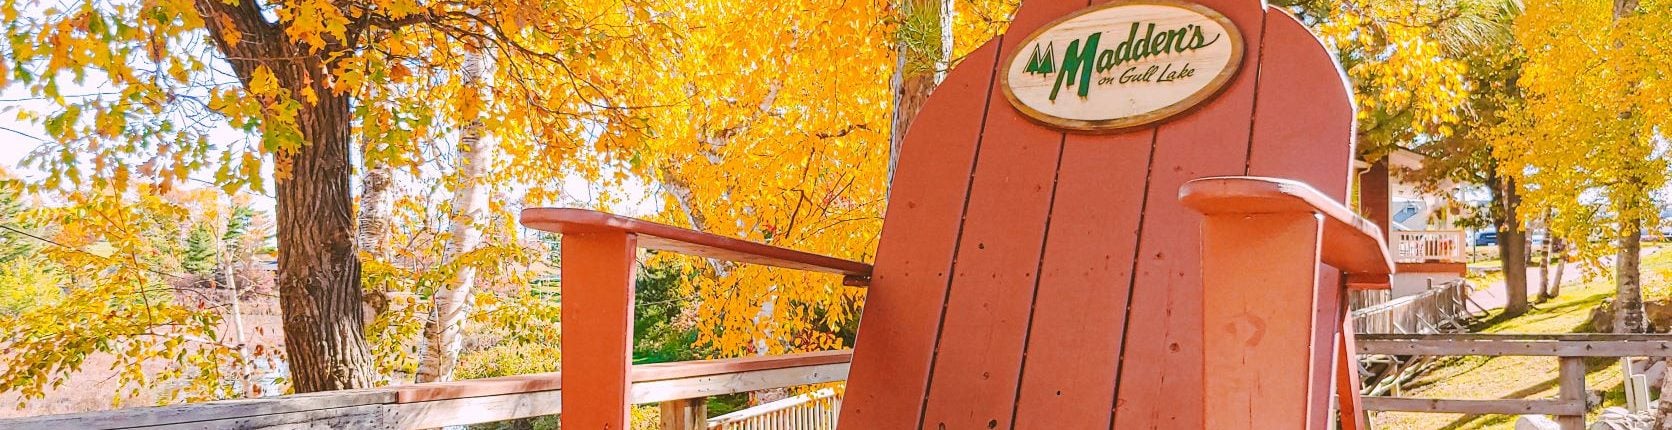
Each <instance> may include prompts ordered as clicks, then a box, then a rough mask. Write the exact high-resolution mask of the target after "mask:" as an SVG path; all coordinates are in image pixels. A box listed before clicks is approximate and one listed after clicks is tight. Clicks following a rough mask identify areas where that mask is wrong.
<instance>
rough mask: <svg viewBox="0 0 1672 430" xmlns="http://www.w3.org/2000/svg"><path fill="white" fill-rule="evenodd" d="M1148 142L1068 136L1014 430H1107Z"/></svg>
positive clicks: (1130, 136) (1140, 135) (1148, 138)
mask: <svg viewBox="0 0 1672 430" xmlns="http://www.w3.org/2000/svg"><path fill="white" fill-rule="evenodd" d="M1153 137H1154V132H1153V131H1152V130H1139V131H1135V132H1131V133H1124V134H1117V135H1107V136H1087V135H1069V136H1068V141H1067V143H1066V144H1065V147H1064V148H1063V159H1062V168H1061V170H1060V172H1059V173H1058V184H1057V196H1056V202H1055V204H1054V205H1053V209H1052V210H1051V230H1050V232H1049V233H1048V234H1047V241H1046V245H1045V261H1044V263H1043V266H1042V267H1041V270H1040V279H1039V289H1038V293H1037V296H1038V297H1037V299H1035V301H1034V311H1033V318H1032V320H1031V323H1030V324H1029V325H1030V326H1031V329H1030V331H1029V334H1028V344H1027V354H1026V356H1025V357H1026V360H1025V362H1024V366H1023V369H1022V386H1021V393H1020V396H1019V398H1018V399H1017V405H1016V426H1015V428H1018V429H1065V428H1107V427H1108V426H1109V423H1110V420H1111V417H1112V412H1113V408H1114V397H1115V389H1114V381H1115V377H1116V369H1117V368H1118V366H1119V362H1120V346H1121V336H1122V332H1123V330H1122V329H1123V326H1124V325H1125V323H1126V306H1127V299H1128V296H1127V293H1128V292H1130V291H1131V290H1130V289H1129V288H1128V286H1130V285H1131V282H1132V258H1133V254H1134V253H1135V252H1136V251H1137V246H1138V221H1139V218H1140V217H1141V216H1142V211H1143V205H1144V202H1143V200H1144V177H1145V176H1146V174H1147V173H1148V169H1149V155H1150V149H1151V143H1152V138H1153Z"/></svg>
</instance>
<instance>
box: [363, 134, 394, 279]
mask: <svg viewBox="0 0 1672 430" xmlns="http://www.w3.org/2000/svg"><path fill="white" fill-rule="evenodd" d="M361 154H362V155H361V162H362V163H364V164H365V165H366V173H364V174H362V175H360V214H359V217H358V218H357V220H356V224H357V225H358V226H359V228H358V230H357V231H356V236H355V240H356V241H357V242H359V246H360V250H361V251H364V252H366V253H368V254H371V255H372V256H373V257H377V258H380V259H386V258H385V256H387V255H388V254H389V246H388V242H389V210H390V207H389V200H390V199H389V186H390V185H392V183H393V182H394V171H393V169H391V168H390V167H389V165H388V163H383V162H375V161H370V160H367V158H368V157H366V156H365V155H364V154H365V152H364V151H362V152H361Z"/></svg>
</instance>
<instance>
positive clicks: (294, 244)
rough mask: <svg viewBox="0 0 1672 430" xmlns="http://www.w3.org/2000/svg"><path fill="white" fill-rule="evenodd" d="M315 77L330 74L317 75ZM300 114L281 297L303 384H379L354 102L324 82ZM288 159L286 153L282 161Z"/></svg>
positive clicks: (294, 369) (283, 202)
mask: <svg viewBox="0 0 1672 430" xmlns="http://www.w3.org/2000/svg"><path fill="white" fill-rule="evenodd" d="M315 82H321V83H323V82H325V80H324V79H316V80H315ZM317 91H318V92H319V93H320V94H323V95H322V96H321V97H320V99H319V103H318V104H316V105H314V106H309V107H305V108H304V109H303V110H302V112H301V113H300V114H299V115H298V122H300V123H301V124H300V125H301V128H302V130H303V134H304V136H305V138H306V139H307V141H306V143H305V144H303V145H302V147H301V148H299V149H297V150H296V153H295V154H294V155H291V156H289V157H282V158H288V159H289V161H290V163H289V164H290V166H289V167H290V168H289V169H288V171H289V175H288V177H281V179H279V181H278V185H277V187H276V188H277V191H278V205H277V209H278V242H279V273H278V282H277V283H278V286H279V305H280V308H282V309H283V311H284V332H285V352H286V355H287V356H288V357H289V360H290V372H291V374H292V375H293V380H294V382H295V387H296V392H299V393H306V392H314V391H329V390H346V389H352V388H366V387H370V386H372V382H373V381H374V380H375V379H376V378H375V375H374V374H373V371H372V357H371V354H370V353H369V352H368V348H367V345H366V337H365V333H364V331H363V330H364V326H365V320H364V316H363V315H362V313H361V310H360V257H359V256H358V255H355V244H354V240H353V232H354V221H353V215H352V213H353V211H354V208H353V197H352V196H353V194H352V191H351V190H350V187H349V176H350V172H351V171H352V169H353V167H352V166H350V165H349V158H348V155H349V151H350V150H349V147H350V145H351V143H350V140H351V139H352V138H351V137H350V135H349V103H348V99H347V97H342V96H336V95H330V92H331V90H330V89H327V88H320V89H319V90H317ZM281 162H282V161H281Z"/></svg>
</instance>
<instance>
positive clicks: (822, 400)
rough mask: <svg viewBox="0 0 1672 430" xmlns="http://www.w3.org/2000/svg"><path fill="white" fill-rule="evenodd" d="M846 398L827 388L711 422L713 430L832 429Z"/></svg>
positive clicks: (711, 420) (726, 415)
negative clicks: (843, 398)
mask: <svg viewBox="0 0 1672 430" xmlns="http://www.w3.org/2000/svg"><path fill="white" fill-rule="evenodd" d="M841 405H842V396H841V395H839V394H836V390H833V389H829V388H826V389H823V390H818V391H814V392H812V393H807V394H802V395H799V396H795V397H790V398H788V399H784V400H779V401H776V402H771V403H767V404H763V405H760V406H755V407H752V408H748V409H744V410H741V411H737V412H732V413H729V414H725V415H721V416H718V417H714V418H709V419H708V429H709V430H831V429H835V428H836V413H837V411H838V410H840V409H841Z"/></svg>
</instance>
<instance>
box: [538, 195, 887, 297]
mask: <svg viewBox="0 0 1672 430" xmlns="http://www.w3.org/2000/svg"><path fill="white" fill-rule="evenodd" d="M521 222H522V225H525V226H528V227H530V228H533V229H536V230H542V231H548V232H552V233H595V232H606V231H618V232H627V233H633V234H635V235H637V236H638V238H639V240H638V243H639V246H640V247H641V248H645V249H655V250H661V251H672V252H678V253H681V254H687V255H694V256H698V257H706V258H713V259H719V260H726V261H736V262H740V263H750V264H761V265H767V266H774V267H784V268H790V269H799V270H807V271H813V272H825V273H836V274H841V275H843V281H842V283H843V284H845V285H849V286H865V285H866V284H868V283H869V282H870V277H871V265H869V264H865V263H860V262H857V261H849V260H843V259H840V258H834V257H826V256H823V255H818V254H811V253H806V252H801V251H796V250H793V249H787V248H779V247H776V246H772V245H766V244H760V243H755V242H750V241H746V240H740V239H736V238H731V237H725V236H720V235H716V234H709V233H703V232H700V231H694V230H689V229H684V228H679V227H674V226H671V225H666V224H658V223H654V222H650V221H645V220H641V219H636V218H629V217H624V216H620V215H614V214H609V213H604V212H599V211H594V210H587V209H566V208H532V209H524V210H523V211H522V217H521Z"/></svg>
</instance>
